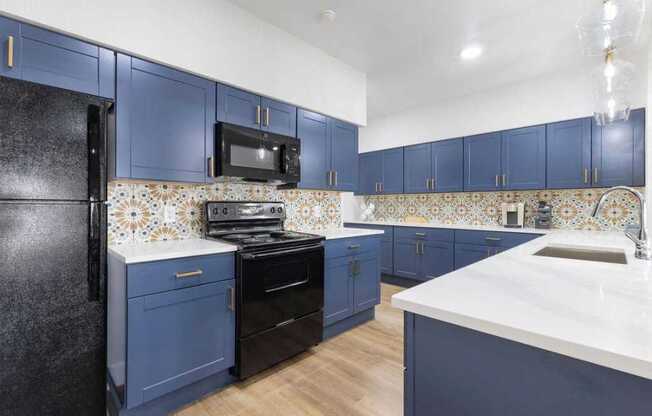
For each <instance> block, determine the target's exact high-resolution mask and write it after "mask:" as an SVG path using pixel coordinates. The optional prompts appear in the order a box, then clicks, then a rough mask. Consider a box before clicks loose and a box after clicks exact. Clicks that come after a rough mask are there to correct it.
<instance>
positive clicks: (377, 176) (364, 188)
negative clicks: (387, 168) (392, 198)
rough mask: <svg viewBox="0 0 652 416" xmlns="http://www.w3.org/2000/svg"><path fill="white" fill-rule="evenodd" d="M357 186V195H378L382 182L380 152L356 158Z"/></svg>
mask: <svg viewBox="0 0 652 416" xmlns="http://www.w3.org/2000/svg"><path fill="white" fill-rule="evenodd" d="M358 165H359V174H358V175H359V179H358V180H359V186H358V193H359V194H362V195H376V194H378V193H380V187H379V185H380V183H381V182H382V181H383V154H382V152H369V153H361V154H360V155H359V157H358Z"/></svg>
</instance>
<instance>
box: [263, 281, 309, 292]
mask: <svg viewBox="0 0 652 416" xmlns="http://www.w3.org/2000/svg"><path fill="white" fill-rule="evenodd" d="M309 281H310V279H309V278H306V279H305V280H302V281H300V282H294V283H290V284H287V285H283V286H279V287H275V288H273V289H265V293H273V292H278V291H281V290H285V289H289V288H291V287H295V286H301V285H305V284H306V283H308V282H309Z"/></svg>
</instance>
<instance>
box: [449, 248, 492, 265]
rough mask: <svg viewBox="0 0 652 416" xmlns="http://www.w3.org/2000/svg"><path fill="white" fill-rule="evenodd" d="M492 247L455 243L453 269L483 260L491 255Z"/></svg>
mask: <svg viewBox="0 0 652 416" xmlns="http://www.w3.org/2000/svg"><path fill="white" fill-rule="evenodd" d="M493 250H495V249H494V248H492V247H489V246H483V245H471V244H455V270H457V269H461V268H462V267H466V266H468V265H470V264H473V263H476V262H479V261H480V260H484V259H486V258H487V257H490V256H491V255H493Z"/></svg>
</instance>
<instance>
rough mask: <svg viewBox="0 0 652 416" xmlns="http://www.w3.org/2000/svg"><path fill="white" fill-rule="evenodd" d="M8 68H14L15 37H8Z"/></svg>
mask: <svg viewBox="0 0 652 416" xmlns="http://www.w3.org/2000/svg"><path fill="white" fill-rule="evenodd" d="M7 67H8V68H13V67H14V37H13V36H11V35H10V36H9V37H7Z"/></svg>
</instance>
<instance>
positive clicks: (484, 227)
mask: <svg viewBox="0 0 652 416" xmlns="http://www.w3.org/2000/svg"><path fill="white" fill-rule="evenodd" d="M344 222H345V223H347V224H354V225H355V224H360V225H364V224H367V225H386V226H394V227H422V228H446V229H449V230H474V231H502V232H508V233H526V234H549V233H551V232H556V231H558V230H555V229H552V230H544V229H540V228H528V227H525V228H507V227H503V226H500V225H471V224H439V223H433V222H427V223H421V222H398V221H344Z"/></svg>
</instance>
